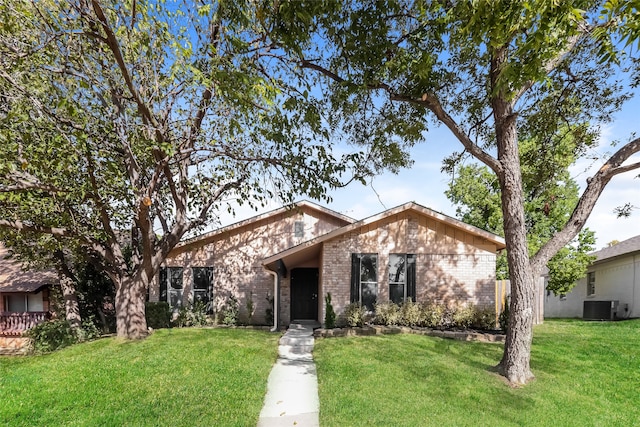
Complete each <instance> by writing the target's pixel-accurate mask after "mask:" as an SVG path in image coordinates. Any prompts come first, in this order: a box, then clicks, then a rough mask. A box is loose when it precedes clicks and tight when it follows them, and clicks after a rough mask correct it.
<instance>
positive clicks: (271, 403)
mask: <svg viewBox="0 0 640 427" xmlns="http://www.w3.org/2000/svg"><path fill="white" fill-rule="evenodd" d="M314 323H315V322H314ZM314 323H309V324H306V323H305V324H302V323H292V324H291V325H290V326H289V329H288V330H287V332H285V334H284V335H283V336H282V338H280V345H279V346H278V360H277V361H276V364H275V365H274V366H273V369H272V370H271V374H269V382H268V384H267V395H266V396H265V399H264V407H263V408H262V411H261V412H260V419H259V420H258V427H284V426H298V427H318V426H319V425H320V423H319V420H318V412H319V410H320V401H319V399H318V378H317V376H316V365H315V363H313V356H312V355H311V352H312V351H313V326H314ZM316 326H317V324H316Z"/></svg>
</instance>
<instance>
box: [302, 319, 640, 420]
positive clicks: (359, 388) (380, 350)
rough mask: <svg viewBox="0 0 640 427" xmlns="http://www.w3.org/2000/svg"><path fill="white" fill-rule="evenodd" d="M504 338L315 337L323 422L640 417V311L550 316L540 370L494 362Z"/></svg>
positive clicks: (541, 338)
mask: <svg viewBox="0 0 640 427" xmlns="http://www.w3.org/2000/svg"><path fill="white" fill-rule="evenodd" d="M502 348H503V347H502V345H497V344H485V343H474V342H461V341H453V340H447V339H442V338H434V337H426V336H418V335H385V336H372V337H354V338H328V339H320V340H317V341H316V345H315V349H314V359H315V361H316V365H317V369H318V381H319V392H320V423H321V425H322V426H323V427H329V426H367V427H371V426H478V425H487V426H520V425H527V426H531V425H534V426H536V425H539V426H577V425H590V426H617V425H620V426H629V425H634V424H636V423H637V422H638V420H640V405H638V398H639V396H640V394H639V390H640V389H639V388H638V387H639V384H640V320H633V321H624V322H614V323H609V322H583V321H578V320H547V321H545V324H544V325H540V326H537V327H535V333H534V342H533V351H532V363H531V364H532V369H533V371H534V374H535V375H536V379H535V380H534V381H533V382H532V383H530V384H529V385H527V386H525V387H522V388H512V387H510V386H509V385H508V384H507V383H506V382H505V381H504V380H503V379H502V378H501V377H499V376H498V375H496V374H495V373H493V372H492V367H493V366H494V365H496V364H497V362H498V361H499V360H500V357H501V355H502Z"/></svg>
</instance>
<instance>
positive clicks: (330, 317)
mask: <svg viewBox="0 0 640 427" xmlns="http://www.w3.org/2000/svg"><path fill="white" fill-rule="evenodd" d="M324 327H325V328H327V329H333V328H335V327H336V312H335V311H333V304H331V293H327V296H326V297H324Z"/></svg>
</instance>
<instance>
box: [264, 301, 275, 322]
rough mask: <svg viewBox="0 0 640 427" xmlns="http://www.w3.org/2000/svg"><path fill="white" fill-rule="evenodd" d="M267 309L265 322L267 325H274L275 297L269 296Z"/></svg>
mask: <svg viewBox="0 0 640 427" xmlns="http://www.w3.org/2000/svg"><path fill="white" fill-rule="evenodd" d="M266 299H267V308H266V309H265V310H264V320H265V322H266V324H267V325H273V297H271V296H269V295H267V298H266Z"/></svg>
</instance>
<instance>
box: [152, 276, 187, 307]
mask: <svg viewBox="0 0 640 427" xmlns="http://www.w3.org/2000/svg"><path fill="white" fill-rule="evenodd" d="M178 271H180V274H179V275H178V274H177V273H178ZM173 273H176V274H173ZM177 277H180V287H179V288H178V287H176V286H174V285H173V279H174V278H177ZM159 282H160V289H159V295H158V301H163V302H166V303H168V304H169V307H171V308H172V309H177V308H181V307H182V306H183V304H184V302H183V299H184V267H162V268H161V269H160V274H159ZM172 299H175V300H176V302H177V304H175V305H174V304H171V302H172Z"/></svg>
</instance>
